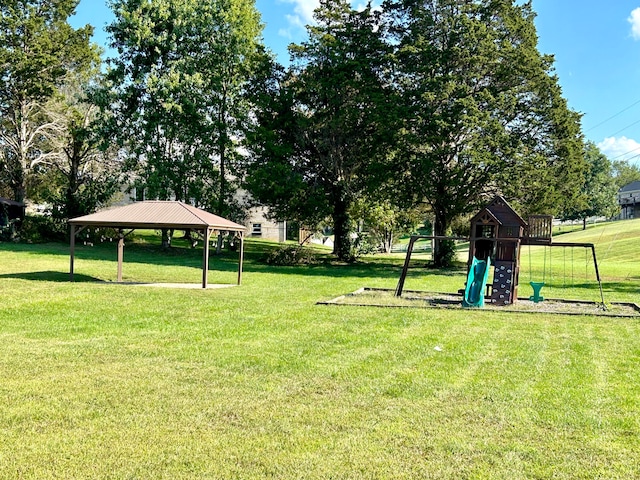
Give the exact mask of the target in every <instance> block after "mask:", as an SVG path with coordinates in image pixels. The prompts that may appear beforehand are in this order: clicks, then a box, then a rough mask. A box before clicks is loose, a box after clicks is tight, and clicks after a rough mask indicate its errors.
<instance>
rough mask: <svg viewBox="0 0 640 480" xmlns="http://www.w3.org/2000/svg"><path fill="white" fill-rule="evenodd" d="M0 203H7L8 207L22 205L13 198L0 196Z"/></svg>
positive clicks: (22, 205) (22, 204)
mask: <svg viewBox="0 0 640 480" xmlns="http://www.w3.org/2000/svg"><path fill="white" fill-rule="evenodd" d="M0 204H3V205H8V206H10V207H24V206H25V204H24V203H20V202H16V201H15V200H9V199H8V198H4V197H0Z"/></svg>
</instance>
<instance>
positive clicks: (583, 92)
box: [72, 0, 640, 165]
mask: <svg viewBox="0 0 640 480" xmlns="http://www.w3.org/2000/svg"><path fill="white" fill-rule="evenodd" d="M532 2H533V9H534V10H535V11H536V13H537V18H536V27H537V30H538V37H539V49H540V51H541V52H542V53H548V54H553V55H554V56H555V69H556V74H557V75H558V77H559V80H560V84H561V85H562V88H563V93H564V96H565V98H566V99H567V100H568V102H569V106H570V107H571V108H572V109H574V110H576V111H578V112H580V113H582V114H583V120H582V124H583V132H584V133H585V137H586V138H587V139H588V140H591V141H593V142H595V143H596V144H597V145H598V146H599V147H600V149H601V150H602V151H603V152H604V153H606V154H607V155H608V156H609V158H610V159H612V160H619V159H628V160H629V161H631V162H634V163H636V164H638V165H640V0H609V1H602V0H532ZM362 3H364V1H363V2H362ZM357 4H358V1H357V0H356V1H355V2H354V5H357ZM256 5H257V8H258V10H259V11H260V12H261V14H262V19H263V22H264V23H265V30H264V40H265V44H266V45H267V46H268V47H269V48H270V49H271V50H272V51H273V52H275V53H276V54H277V55H278V57H279V59H280V61H281V62H284V63H286V61H287V59H288V54H287V45H288V44H289V43H291V42H299V41H301V40H302V39H303V38H304V34H305V30H304V25H306V24H308V23H309V22H310V21H311V20H312V17H311V16H312V13H313V9H314V8H315V7H316V6H317V5H318V1H317V0H256ZM112 19H113V16H112V14H111V11H110V10H109V8H108V7H107V6H106V0H80V4H79V6H78V9H77V15H76V17H74V18H73V19H72V23H73V24H74V25H75V26H80V25H84V24H86V23H89V24H91V25H93V26H94V27H95V35H94V41H95V42H96V43H98V44H100V45H102V46H105V45H106V43H107V39H106V35H105V33H104V30H103V29H104V26H105V25H107V24H108V23H110V22H111V21H112Z"/></svg>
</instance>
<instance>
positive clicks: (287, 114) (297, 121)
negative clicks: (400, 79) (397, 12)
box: [247, 0, 392, 260]
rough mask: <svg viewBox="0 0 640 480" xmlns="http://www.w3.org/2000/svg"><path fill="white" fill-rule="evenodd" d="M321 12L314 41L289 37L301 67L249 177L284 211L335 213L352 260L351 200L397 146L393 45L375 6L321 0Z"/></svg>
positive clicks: (338, 234)
mask: <svg viewBox="0 0 640 480" xmlns="http://www.w3.org/2000/svg"><path fill="white" fill-rule="evenodd" d="M315 20H316V25H313V26H308V27H307V30H308V34H309V37H308V39H307V41H305V42H303V43H301V44H299V45H292V46H290V53H291V60H292V66H291V67H290V69H289V71H288V72H287V74H286V75H283V74H281V78H279V79H278V81H277V82H275V85H274V89H275V90H276V91H274V92H273V95H272V97H271V99H270V100H271V101H270V104H269V105H267V106H266V107H265V108H264V109H263V110H262V111H261V112H260V113H259V114H258V115H259V120H260V122H261V127H262V130H261V132H262V134H263V136H262V137H261V140H259V141H256V142H253V147H252V148H253V150H254V153H255V154H256V158H257V160H256V162H255V163H254V164H253V165H252V168H251V172H250V174H249V176H248V182H247V183H248V185H249V188H250V190H251V191H252V193H253V194H254V195H255V196H256V197H257V198H258V200H260V201H261V202H262V203H264V204H267V205H269V206H270V207H271V208H272V211H273V212H275V214H276V215H277V216H280V218H288V219H295V220H298V221H301V222H302V223H303V224H305V225H307V226H313V225H309V223H310V222H312V223H313V222H318V221H319V220H320V219H321V218H325V217H328V218H330V219H331V224H332V226H333V231H334V253H335V254H336V255H337V256H338V258H340V259H342V260H349V259H350V258H351V248H350V242H351V233H352V225H353V224H352V222H351V220H350V218H349V213H350V207H351V205H352V203H353V202H354V200H355V199H357V198H358V197H359V195H360V194H361V192H363V191H366V189H367V188H368V187H369V185H368V179H369V175H368V173H369V169H370V166H371V164H372V159H374V158H376V157H377V156H379V155H380V154H381V149H383V148H384V146H385V145H388V138H387V132H388V130H389V129H390V122H389V120H390V118H389V117H388V116H387V113H388V112H389V108H388V105H389V104H390V103H391V96H392V91H391V89H390V88H388V83H386V82H385V78H384V76H385V74H386V70H385V66H386V63H385V62H386V58H385V52H386V50H387V46H386V45H385V43H384V41H383V37H382V35H381V31H380V28H379V27H380V25H379V22H378V19H377V16H376V15H375V13H374V12H373V11H372V10H371V8H365V9H364V10H362V11H356V10H354V9H352V8H351V5H350V4H349V2H347V1H346V0H322V1H321V2H320V6H319V8H318V9H317V10H316V12H315Z"/></svg>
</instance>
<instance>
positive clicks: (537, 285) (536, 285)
mask: <svg viewBox="0 0 640 480" xmlns="http://www.w3.org/2000/svg"><path fill="white" fill-rule="evenodd" d="M528 245H529V252H528V253H529V285H531V288H532V289H533V295H531V296H530V297H529V300H531V301H532V302H534V303H539V302H542V301H543V300H544V297H542V296H541V295H540V290H542V287H544V286H545V285H546V277H547V249H549V277H551V275H552V271H553V270H552V256H551V250H550V249H551V247H562V248H563V252H562V253H563V262H562V265H563V275H562V286H563V287H566V286H567V283H566V279H567V255H566V252H567V248H569V249H570V250H571V261H570V265H571V286H573V285H574V278H575V270H574V267H575V261H574V259H575V257H574V251H575V249H576V248H583V249H584V251H585V267H584V271H585V278H587V276H588V266H589V257H588V254H589V250H591V255H592V257H593V266H594V268H595V274H596V280H597V281H598V287H599V289H600V300H601V302H602V303H601V305H602V307H603V308H606V307H605V303H604V294H603V291H602V281H601V279H600V271H599V269H598V260H597V258H596V248H595V245H594V244H593V243H575V242H553V243H549V244H548V245H544V257H543V264H542V265H543V266H542V281H537V282H536V281H533V279H532V277H533V274H532V272H533V268H532V266H531V257H532V255H531V245H532V244H531V243H529V244H528Z"/></svg>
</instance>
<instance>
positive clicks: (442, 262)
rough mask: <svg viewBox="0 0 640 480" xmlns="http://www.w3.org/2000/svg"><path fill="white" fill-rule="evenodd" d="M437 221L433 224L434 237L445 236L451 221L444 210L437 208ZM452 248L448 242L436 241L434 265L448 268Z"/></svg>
mask: <svg viewBox="0 0 640 480" xmlns="http://www.w3.org/2000/svg"><path fill="white" fill-rule="evenodd" d="M434 210H435V219H434V222H433V235H434V236H445V235H446V234H447V230H448V229H449V219H448V218H447V214H446V212H445V210H444V209H443V208H437V207H436V208H435V209H434ZM449 248H450V246H449V245H447V241H446V240H437V239H436V240H435V241H434V248H433V265H434V266H435V267H437V268H440V267H448V266H450V265H449V261H448V258H447V257H448V251H449Z"/></svg>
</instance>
